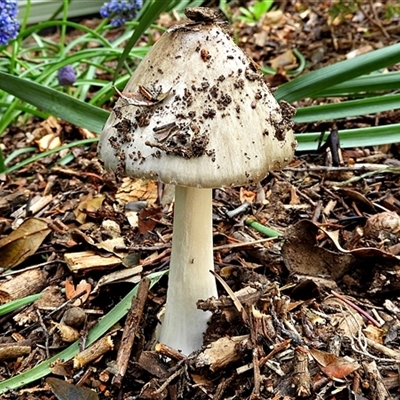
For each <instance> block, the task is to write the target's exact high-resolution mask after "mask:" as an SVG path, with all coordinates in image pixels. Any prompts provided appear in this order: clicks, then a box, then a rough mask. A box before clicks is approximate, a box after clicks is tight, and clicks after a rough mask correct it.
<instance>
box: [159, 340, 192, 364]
mask: <svg viewBox="0 0 400 400" xmlns="http://www.w3.org/2000/svg"><path fill="white" fill-rule="evenodd" d="M154 350H155V351H156V352H157V353H158V354H161V355H163V356H166V357H169V358H171V359H172V360H175V361H181V360H183V359H185V358H186V357H185V356H184V355H183V354H182V353H180V352H179V351H178V350H175V349H173V348H172V347H169V346H167V345H166V344H164V343H157V344H156V346H155V348H154Z"/></svg>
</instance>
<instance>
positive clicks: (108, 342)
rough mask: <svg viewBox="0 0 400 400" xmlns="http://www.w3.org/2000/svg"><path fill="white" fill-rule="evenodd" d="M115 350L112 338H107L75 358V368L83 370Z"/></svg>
mask: <svg viewBox="0 0 400 400" xmlns="http://www.w3.org/2000/svg"><path fill="white" fill-rule="evenodd" d="M113 348H114V343H113V341H112V339H111V337H110V336H109V335H108V336H105V337H103V338H101V339H100V340H98V341H97V342H95V343H93V344H92V345H91V346H90V347H88V348H87V349H86V350H83V351H82V352H80V353H79V354H77V355H76V356H75V357H74V368H75V369H78V368H82V367H84V366H85V365H87V364H89V363H90V362H92V361H94V360H96V359H97V358H99V357H100V356H102V355H103V354H105V353H107V351H109V350H112V349H113Z"/></svg>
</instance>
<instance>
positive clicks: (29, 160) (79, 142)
mask: <svg viewBox="0 0 400 400" xmlns="http://www.w3.org/2000/svg"><path fill="white" fill-rule="evenodd" d="M98 140H99V139H98V138H93V139H82V140H77V141H75V142H71V143H67V144H64V145H62V146H60V147H56V148H55V149H51V150H47V151H44V152H43V153H37V154H35V155H34V156H32V157H30V158H27V159H26V160H23V161H20V162H19V163H17V164H15V165H13V166H12V167H9V168H7V169H6V170H5V171H4V173H5V174H10V173H11V172H14V171H17V170H19V169H21V168H22V167H25V166H26V165H28V164H31V163H33V162H35V161H38V160H40V159H42V158H44V157H47V156H50V155H51V154H55V153H59V152H61V151H62V150H65V149H70V148H71V147H77V146H85V145H87V144H92V143H95V142H97V141H98Z"/></svg>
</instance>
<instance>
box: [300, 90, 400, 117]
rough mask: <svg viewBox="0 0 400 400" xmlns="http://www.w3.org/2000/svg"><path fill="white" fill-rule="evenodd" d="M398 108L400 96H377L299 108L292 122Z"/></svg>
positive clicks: (372, 112)
mask: <svg viewBox="0 0 400 400" xmlns="http://www.w3.org/2000/svg"><path fill="white" fill-rule="evenodd" d="M398 108H400V94H395V95H386V96H377V97H370V98H366V99H360V100H350V101H343V102H342V103H336V104H324V105H321V106H312V107H304V108H299V109H298V110H297V113H296V115H295V116H294V117H293V120H294V121H295V122H296V123H298V124H303V123H307V122H315V121H327V120H332V119H341V118H348V117H355V116H358V115H366V114H376V113H379V112H383V111H389V110H396V109H398Z"/></svg>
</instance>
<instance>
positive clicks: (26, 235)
mask: <svg viewBox="0 0 400 400" xmlns="http://www.w3.org/2000/svg"><path fill="white" fill-rule="evenodd" d="M50 232H51V230H50V229H49V228H48V224H47V222H46V221H44V220H42V219H39V218H30V219H28V220H26V221H25V222H24V223H23V224H22V225H20V226H19V228H17V229H16V230H15V231H14V232H11V233H10V234H9V235H8V236H7V237H5V238H3V239H1V240H0V254H1V267H2V268H5V269H9V268H13V267H15V266H17V265H19V264H21V263H22V262H24V261H25V260H26V259H27V258H29V257H30V256H31V255H33V254H35V252H36V250H37V249H38V248H39V246H40V245H41V244H42V243H43V241H44V239H45V238H46V236H47V235H48V234H49V233H50Z"/></svg>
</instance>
